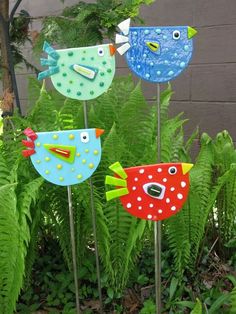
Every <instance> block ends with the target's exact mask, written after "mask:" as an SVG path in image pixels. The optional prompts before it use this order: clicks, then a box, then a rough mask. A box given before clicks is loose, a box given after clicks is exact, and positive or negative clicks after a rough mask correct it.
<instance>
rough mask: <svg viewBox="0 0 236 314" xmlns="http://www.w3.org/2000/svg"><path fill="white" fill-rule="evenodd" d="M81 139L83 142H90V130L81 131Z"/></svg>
mask: <svg viewBox="0 0 236 314" xmlns="http://www.w3.org/2000/svg"><path fill="white" fill-rule="evenodd" d="M80 140H81V142H82V143H88V141H89V134H88V132H81V133H80Z"/></svg>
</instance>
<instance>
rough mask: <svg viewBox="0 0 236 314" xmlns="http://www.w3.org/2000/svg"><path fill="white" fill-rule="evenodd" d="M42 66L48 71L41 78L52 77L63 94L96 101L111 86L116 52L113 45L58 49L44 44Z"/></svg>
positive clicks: (54, 83) (40, 74)
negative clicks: (45, 55) (46, 56)
mask: <svg viewBox="0 0 236 314" xmlns="http://www.w3.org/2000/svg"><path fill="white" fill-rule="evenodd" d="M43 51H44V52H45V53H47V54H48V58H47V59H44V58H41V59H40V61H41V65H42V66H48V69H47V70H45V71H43V72H40V73H39V75H38V79H39V80H42V79H45V78H46V77H51V81H52V83H53V85H54V87H55V88H56V89H57V90H58V92H60V93H61V94H62V95H64V96H66V97H69V98H73V99H78V100H90V99H94V98H96V97H98V96H100V95H101V94H103V93H104V92H106V91H107V89H108V88H109V87H110V85H111V83H112V80H113V77H114V75H115V52H116V49H115V47H114V45H112V44H104V45H97V46H91V47H81V48H69V49H59V50H55V49H54V48H53V47H52V46H50V44H49V43H47V42H44V46H43Z"/></svg>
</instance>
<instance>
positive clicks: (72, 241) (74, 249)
mask: <svg viewBox="0 0 236 314" xmlns="http://www.w3.org/2000/svg"><path fill="white" fill-rule="evenodd" d="M67 193H68V203H69V219H70V240H71V249H72V261H73V273H74V282H75V298H76V313H77V314H80V302H79V284H78V268H77V267H78V266H77V261H76V246H75V225H74V215H73V208H72V195H71V186H70V185H69V186H67Z"/></svg>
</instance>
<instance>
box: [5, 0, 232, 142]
mask: <svg viewBox="0 0 236 314" xmlns="http://www.w3.org/2000/svg"><path fill="white" fill-rule="evenodd" d="M11 2H12V3H14V2H15V1H13V0H12V1H11ZM76 2H77V1H76V0H65V1H64V3H63V2H61V1H59V0H40V1H38V0H23V1H22V4H21V7H20V9H26V10H27V11H29V12H30V14H31V15H32V16H44V15H49V14H58V13H59V12H60V11H61V10H62V9H63V8H64V7H65V6H67V5H71V4H73V3H76ZM90 2H93V1H90ZM141 17H142V18H143V19H144V20H145V22H146V24H147V25H190V26H194V27H196V28H197V29H198V31H199V33H198V35H197V36H196V37H195V52H194V56H193V59H192V62H191V65H190V66H189V67H188V69H187V70H185V72H184V73H183V74H182V75H181V76H180V77H178V78H177V79H176V80H175V81H174V82H173V89H174V91H175V94H174V96H173V100H172V106H171V113H172V114H173V115H174V114H177V113H178V112H180V111H184V112H185V117H186V118H189V119H190V122H189V123H188V124H187V126H186V134H187V135H189V134H190V133H191V132H192V130H193V129H194V127H195V126H196V125H198V126H199V127H200V131H201V132H202V131H205V132H208V133H209V134H210V135H212V136H214V135H215V134H216V133H217V132H219V131H221V130H223V129H227V130H228V131H229V132H230V133H231V135H232V136H233V138H234V141H236V127H235V121H236V53H235V51H236V36H235V32H234V31H236V1H235V0H227V1H226V0H225V1H223V0H157V1H156V2H155V3H154V4H153V5H152V6H149V7H148V6H145V7H143V8H142V10H141ZM35 28H40V20H37V21H36V22H34V24H33V29H35ZM25 55H26V56H28V57H29V58H32V56H31V50H30V48H29V47H26V48H25ZM37 61H38V60H34V62H36V63H37ZM117 62H118V68H117V75H119V74H125V73H129V70H128V69H127V67H126V64H125V62H124V59H123V58H122V57H120V56H118V57H117ZM17 73H18V74H17V78H18V84H19V90H20V98H21V101H22V105H23V106H24V107H26V106H27V105H30V104H27V76H28V75H29V73H28V72H27V70H26V69H24V68H21V69H18V70H17ZM143 88H144V91H145V95H146V97H147V98H148V99H152V98H153V97H154V96H155V93H156V86H155V85H154V84H147V83H143ZM163 88H164V87H163Z"/></svg>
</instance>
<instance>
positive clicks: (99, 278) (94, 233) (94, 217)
mask: <svg viewBox="0 0 236 314" xmlns="http://www.w3.org/2000/svg"><path fill="white" fill-rule="evenodd" d="M83 110H84V126H85V128H86V129H87V128H88V113H87V103H86V101H84V102H83ZM89 186H90V206H91V211H92V224H93V236H94V246H95V257H96V271H97V280H98V296H99V302H100V313H102V312H103V304H102V288H101V275H100V264H99V253H98V240H97V217H96V210H95V204H94V189H93V182H92V179H91V177H90V178H89Z"/></svg>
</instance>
